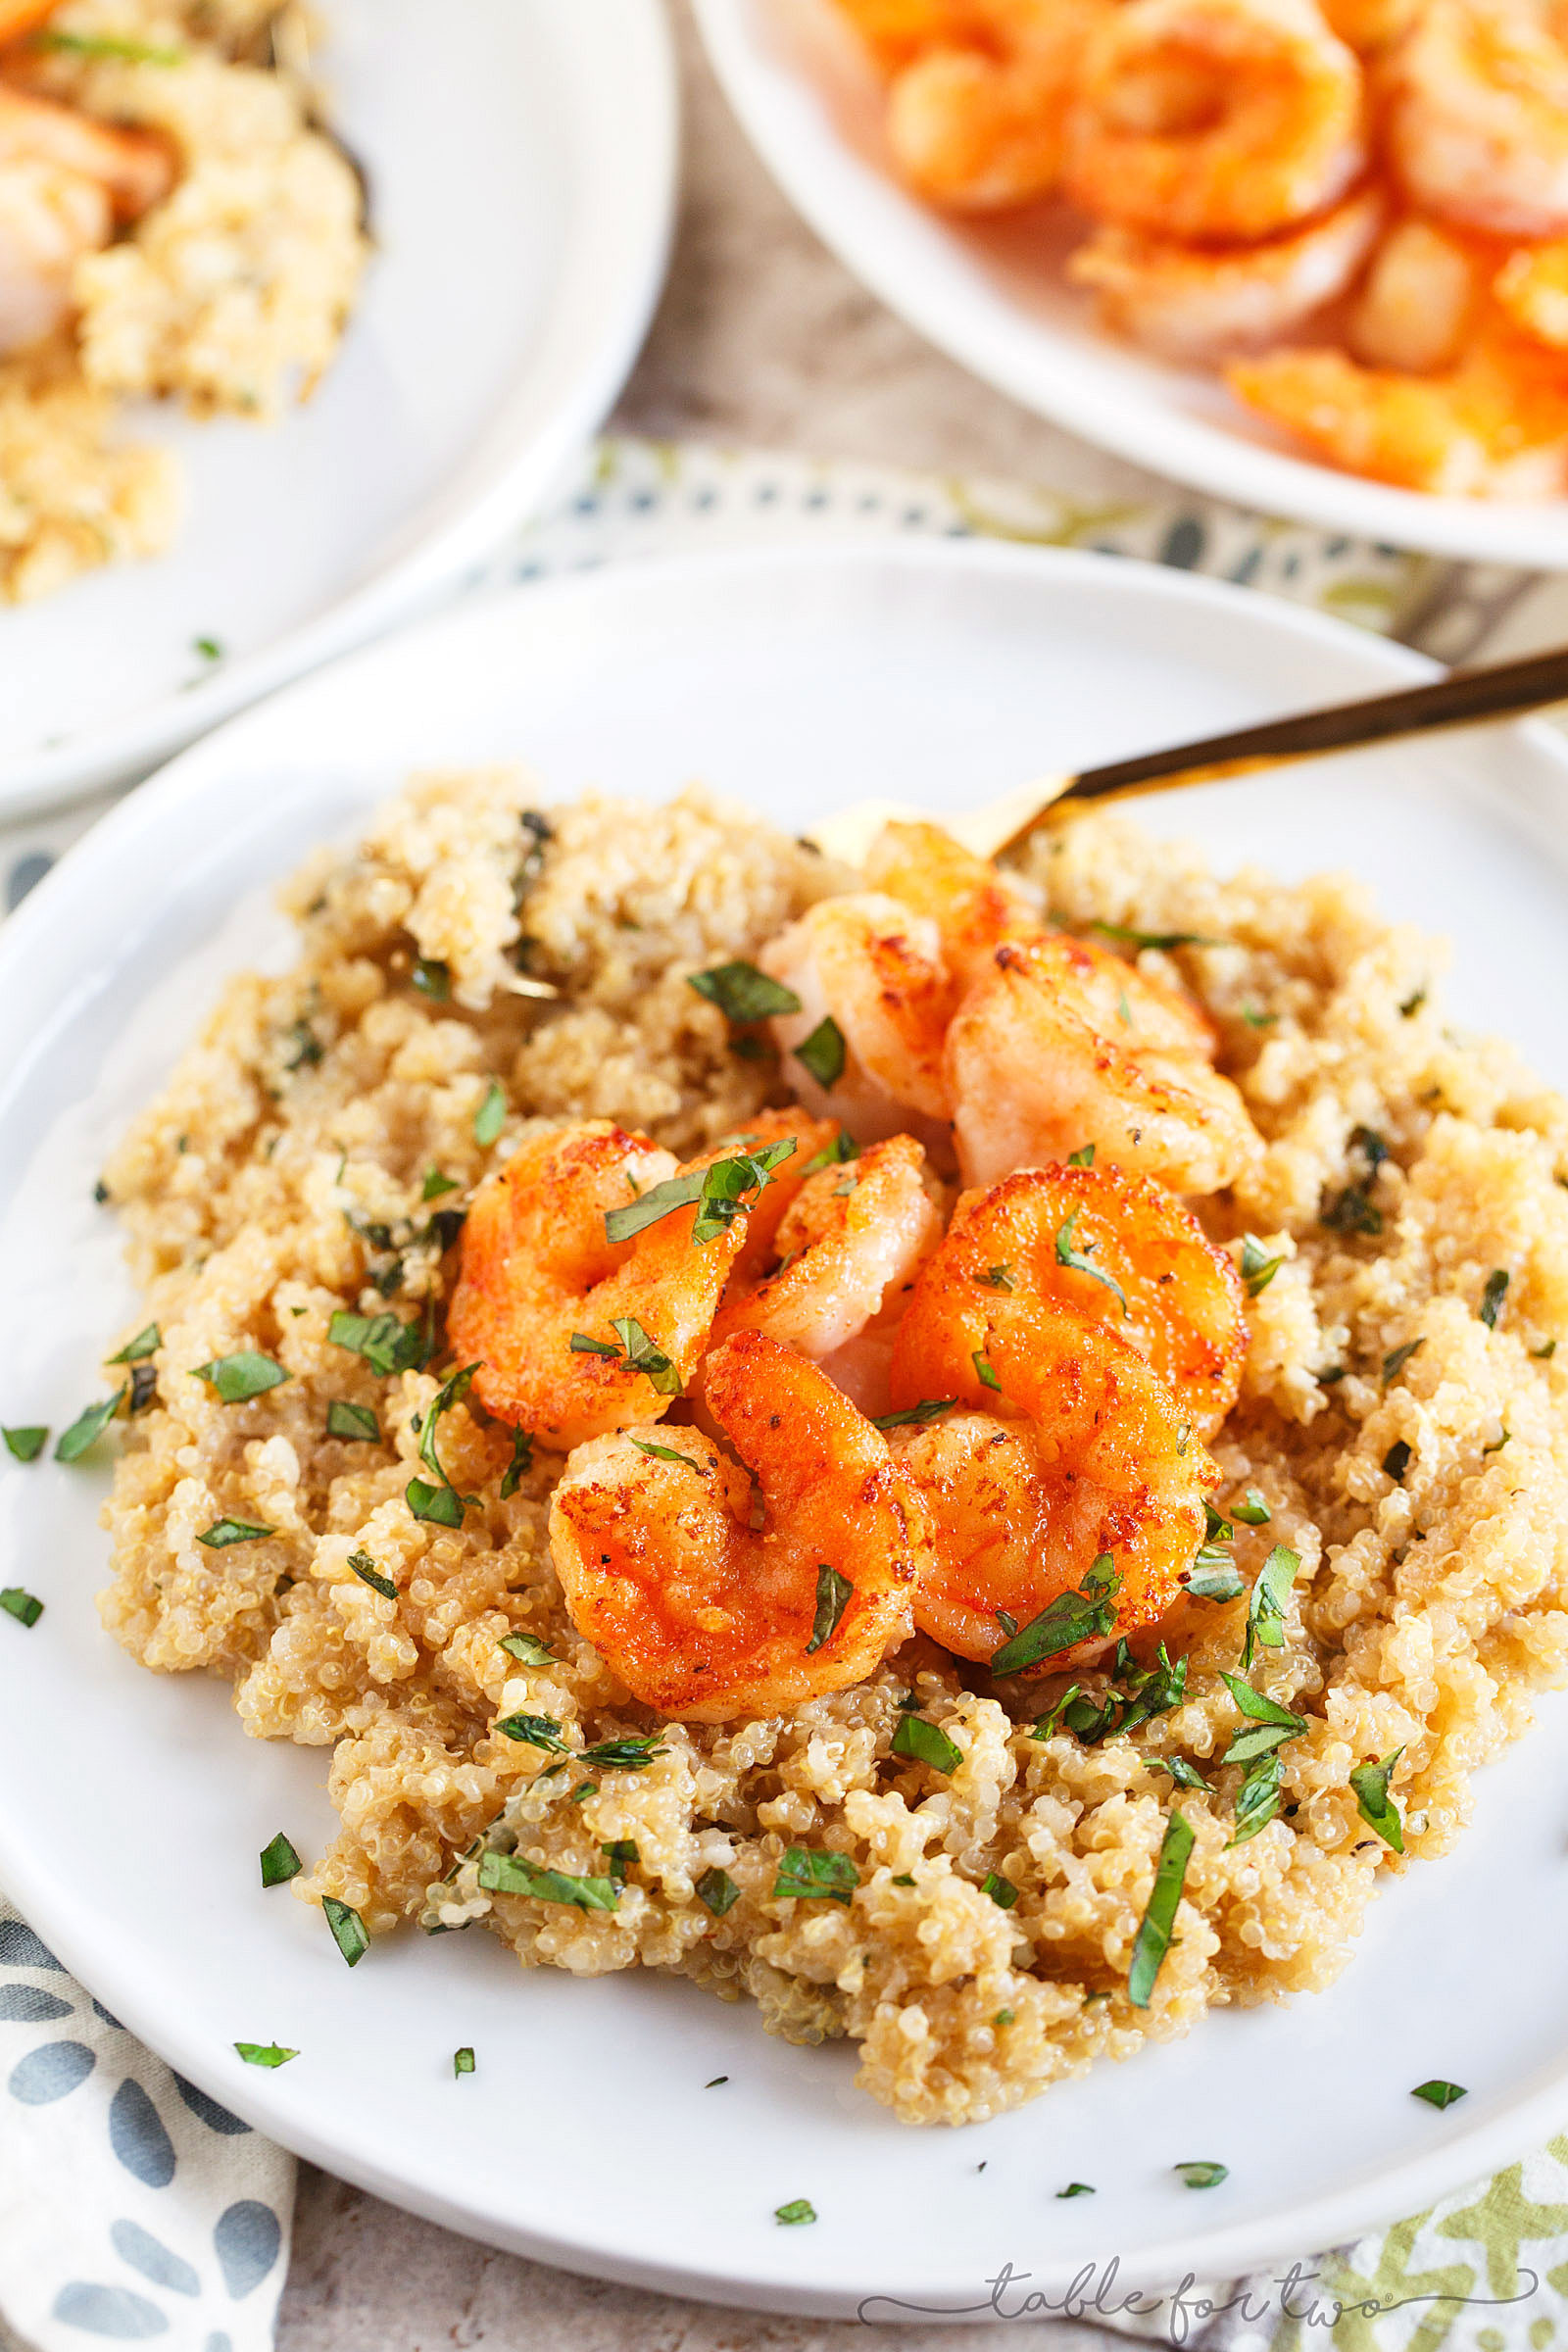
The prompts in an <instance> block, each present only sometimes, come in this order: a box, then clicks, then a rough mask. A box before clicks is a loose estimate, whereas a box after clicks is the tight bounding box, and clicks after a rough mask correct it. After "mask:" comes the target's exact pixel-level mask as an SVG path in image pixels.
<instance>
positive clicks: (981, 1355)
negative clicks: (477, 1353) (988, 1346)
mask: <svg viewBox="0 0 1568 2352" xmlns="http://www.w3.org/2000/svg"><path fill="white" fill-rule="evenodd" d="M970 1361H971V1362H972V1364H973V1365H974V1368H975V1376H976V1378H977V1379H978V1380H979V1382H980V1385H981V1386H982V1388H987V1389H995V1391H996V1393H997V1395H998V1396H999V1397H1000V1396H1001V1394H1002V1383H1001V1381H1000V1380H999V1379H998V1378H997V1371H996V1366H995V1365H994V1364H993V1363H992V1361H991V1358H990V1356H989V1355H987V1353H986V1351H985V1349H984V1348H976V1349H975V1351H974V1354H973V1355H972V1357H971V1358H970Z"/></svg>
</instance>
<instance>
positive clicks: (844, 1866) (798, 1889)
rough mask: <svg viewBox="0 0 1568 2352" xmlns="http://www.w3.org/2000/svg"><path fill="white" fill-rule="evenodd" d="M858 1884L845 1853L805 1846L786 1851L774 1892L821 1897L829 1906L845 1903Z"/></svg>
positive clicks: (850, 1862)
mask: <svg viewBox="0 0 1568 2352" xmlns="http://www.w3.org/2000/svg"><path fill="white" fill-rule="evenodd" d="M859 1884H860V1874H859V1872H858V1870H857V1869H856V1867H855V1864H854V1863H853V1862H852V1861H851V1859H850V1857H849V1855H848V1854H835V1853H830V1852H822V1851H813V1850H812V1849H811V1848H809V1847H808V1846H804V1845H792V1846H790V1847H788V1848H787V1850H786V1851H785V1853H784V1854H783V1856H782V1857H781V1859H780V1861H779V1866H778V1876H777V1877H776V1878H775V1879H774V1881H773V1892H774V1893H775V1894H776V1895H778V1894H795V1895H807V1896H811V1895H821V1896H824V1897H825V1898H826V1900H827V1901H829V1902H831V1903H847V1902H849V1901H850V1899H851V1897H852V1896H853V1895H854V1893H855V1889H856V1888H857V1887H858V1885H859Z"/></svg>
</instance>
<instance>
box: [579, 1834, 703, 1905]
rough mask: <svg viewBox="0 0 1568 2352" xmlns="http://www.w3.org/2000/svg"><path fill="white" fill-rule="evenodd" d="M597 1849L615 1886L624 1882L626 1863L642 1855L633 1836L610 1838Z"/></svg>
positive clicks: (622, 1885) (639, 1858)
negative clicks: (607, 1866) (607, 1864)
mask: <svg viewBox="0 0 1568 2352" xmlns="http://www.w3.org/2000/svg"><path fill="white" fill-rule="evenodd" d="M599 1851H600V1852H601V1853H602V1854H603V1855H604V1857H605V1859H606V1861H607V1862H608V1863H609V1864H610V1875H611V1877H612V1878H613V1880H614V1882H615V1885H616V1886H617V1887H624V1886H625V1884H626V1865H627V1863H628V1862H640V1861H641V1860H642V1855H641V1854H640V1853H639V1852H638V1850H637V1840H636V1838H611V1840H610V1842H609V1844H608V1845H602V1846H601V1847H600V1848H599ZM698 1892H699V1893H701V1892H702V1888H701V1887H699V1888H698Z"/></svg>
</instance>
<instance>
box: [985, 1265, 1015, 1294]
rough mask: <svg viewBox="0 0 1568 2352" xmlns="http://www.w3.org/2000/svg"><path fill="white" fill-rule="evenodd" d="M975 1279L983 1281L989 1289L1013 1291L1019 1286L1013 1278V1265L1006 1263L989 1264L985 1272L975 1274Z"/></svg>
mask: <svg viewBox="0 0 1568 2352" xmlns="http://www.w3.org/2000/svg"><path fill="white" fill-rule="evenodd" d="M975 1280H976V1282H983V1283H984V1284H985V1286H986V1289H987V1290H988V1291H1013V1290H1016V1289H1017V1287H1018V1286H1017V1284H1016V1283H1015V1282H1014V1281H1013V1279H1012V1268H1011V1266H1010V1265H1006V1264H1003V1265H1000V1266H987V1268H986V1270H985V1272H984V1273H983V1274H977V1275H976V1276H975Z"/></svg>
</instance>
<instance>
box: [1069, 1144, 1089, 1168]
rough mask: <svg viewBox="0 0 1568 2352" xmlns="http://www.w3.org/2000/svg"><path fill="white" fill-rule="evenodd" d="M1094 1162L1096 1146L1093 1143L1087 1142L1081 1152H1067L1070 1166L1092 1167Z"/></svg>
mask: <svg viewBox="0 0 1568 2352" xmlns="http://www.w3.org/2000/svg"><path fill="white" fill-rule="evenodd" d="M1094 1164H1095V1147H1094V1145H1093V1144H1085V1146H1084V1148H1083V1150H1082V1151H1081V1152H1068V1154H1067V1165H1068V1167H1069V1168H1092V1167H1093V1166H1094Z"/></svg>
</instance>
